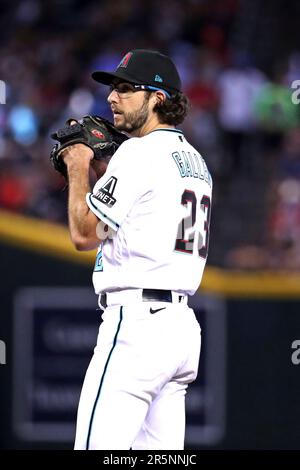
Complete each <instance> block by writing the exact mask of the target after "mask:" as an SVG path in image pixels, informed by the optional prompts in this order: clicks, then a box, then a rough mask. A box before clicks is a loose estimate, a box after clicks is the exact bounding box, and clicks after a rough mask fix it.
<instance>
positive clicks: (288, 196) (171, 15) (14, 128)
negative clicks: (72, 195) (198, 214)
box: [0, 0, 300, 269]
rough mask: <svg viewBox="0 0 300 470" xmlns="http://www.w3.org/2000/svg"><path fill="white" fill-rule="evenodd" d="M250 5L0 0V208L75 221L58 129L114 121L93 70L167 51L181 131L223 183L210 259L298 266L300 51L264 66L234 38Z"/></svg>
mask: <svg viewBox="0 0 300 470" xmlns="http://www.w3.org/2000/svg"><path fill="white" fill-rule="evenodd" d="M241 3H242V2H240V1H238V0H215V1H214V2H211V1H208V0H186V1H182V0H169V1H168V2H166V3H165V2H161V1H159V0H144V1H143V2H141V1H140V0H118V1H109V0H98V1H85V2H82V1H79V0H62V1H58V0H57V1H55V0H50V1H49V2H42V0H22V1H18V2H6V1H2V2H1V5H0V25H1V34H0V80H2V83H4V84H5V103H4V99H3V98H2V104H0V208H5V209H8V210H11V211H16V212H21V213H23V214H27V215H30V216H34V217H40V218H46V219H48V220H51V221H55V222H60V223H66V220H67V210H66V199H67V192H66V191H63V190H62V189H63V187H64V182H63V180H62V178H61V177H60V176H59V175H58V174H56V173H55V172H54V170H53V169H52V168H51V166H50V164H49V154H50V150H51V148H52V145H53V142H52V141H51V138H50V137H49V135H50V134H51V132H52V131H53V130H55V129H56V128H58V127H59V126H61V125H62V124H63V123H64V122H65V120H66V119H67V118H69V117H74V118H79V117H81V116H83V115H85V114H99V115H102V116H104V117H106V118H108V119H110V118H111V115H110V110H109V107H108V105H107V102H106V96H107V89H106V87H104V86H101V85H99V84H97V83H96V82H94V81H93V80H92V79H91V77H90V75H91V72H93V71H94V70H97V69H98V70H99V69H100V70H102V69H108V70H111V69H112V68H115V67H116V66H117V64H118V63H119V61H120V58H121V57H122V56H123V55H124V53H125V52H127V51H128V50H130V49H133V48H151V49H158V50H161V51H162V52H165V53H167V54H169V55H170V56H171V57H172V58H173V60H174V62H175V63H176V64H177V66H178V69H179V72H180V74H181V77H182V79H183V86H184V92H185V93H186V94H187V96H188V97H189V99H190V101H191V110H190V113H189V116H188V117H187V119H186V121H185V122H184V124H183V125H182V126H181V128H182V129H183V130H184V132H185V134H186V136H187V138H188V139H189V140H190V141H191V143H193V145H195V146H196V147H197V148H198V149H199V150H200V152H201V153H202V154H203V155H204V157H205V159H206V161H207V164H208V167H209V168H210V171H211V173H212V176H213V179H214V201H213V203H214V207H213V213H212V219H213V220H212V231H211V232H212V235H211V253H210V258H209V262H210V263H211V264H216V265H220V266H225V267H230V268H242V269H258V268H259V269H260V268H267V269H268V268H269V269H277V268H278V269H282V268H283V269H300V185H299V180H300V104H299V105H297V104H295V103H294V102H293V101H292V99H291V97H292V92H293V90H292V88H291V84H292V82H293V81H295V80H300V50H299V49H298V50H296V49H293V48H291V49H290V50H289V51H288V54H287V55H286V57H284V58H283V59H284V60H283V59H282V60H278V58H277V57H274V60H273V61H271V67H270V61H269V62H268V67H266V68H264V67H263V64H261V63H259V64H258V63H257V62H256V61H255V54H251V51H249V49H248V50H247V49H246V48H243V47H241V45H240V44H235V43H234V41H233V39H232V38H233V37H234V33H235V31H236V25H237V22H238V21H239V13H240V8H241ZM224 214H225V215H226V217H225V216H224ZM222 215H223V216H222ZM237 234H238V236H237Z"/></svg>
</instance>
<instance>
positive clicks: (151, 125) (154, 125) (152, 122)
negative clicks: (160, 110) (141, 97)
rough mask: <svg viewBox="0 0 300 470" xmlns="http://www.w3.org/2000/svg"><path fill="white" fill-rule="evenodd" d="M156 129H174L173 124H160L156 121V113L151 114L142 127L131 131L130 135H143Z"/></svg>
mask: <svg viewBox="0 0 300 470" xmlns="http://www.w3.org/2000/svg"><path fill="white" fill-rule="evenodd" d="M156 129H174V126H171V125H170V124H162V123H161V122H159V121H158V119H157V117H156V115H153V116H152V118H150V119H148V120H147V122H146V123H145V124H144V125H143V126H142V127H140V128H139V129H137V130H136V131H135V132H132V134H131V135H132V136H133V137H143V136H145V135H147V134H150V132H153V131H155V130H156Z"/></svg>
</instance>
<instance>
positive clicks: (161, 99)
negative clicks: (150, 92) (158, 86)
mask: <svg viewBox="0 0 300 470" xmlns="http://www.w3.org/2000/svg"><path fill="white" fill-rule="evenodd" d="M155 96H156V104H158V105H161V104H162V103H163V102H164V101H165V99H166V95H165V93H164V92H163V91H161V90H158V91H156V92H155Z"/></svg>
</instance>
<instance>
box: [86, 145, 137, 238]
mask: <svg viewBox="0 0 300 470" xmlns="http://www.w3.org/2000/svg"><path fill="white" fill-rule="evenodd" d="M142 160H143V158H142V156H141V155H140V154H139V145H138V138H131V139H130V140H128V141H126V142H124V143H123V144H122V145H121V146H120V147H119V149H118V150H117V152H116V153H115V154H114V155H113V157H112V159H111V160H110V162H109V164H108V167H107V170H106V172H105V174H104V175H103V176H102V177H101V178H100V179H99V180H98V181H97V183H96V184H95V186H94V188H93V191H92V192H91V193H87V195H86V202H87V205H88V206H89V208H90V209H91V211H92V212H93V213H94V214H95V215H96V216H97V217H98V218H99V219H100V220H102V221H103V222H104V223H106V224H107V225H108V226H109V227H111V228H112V229H113V230H115V231H117V230H118V228H119V227H120V226H121V225H122V223H123V221H124V219H125V217H126V215H127V214H128V212H129V211H130V209H131V208H132V206H133V205H134V203H135V201H136V200H137V199H138V198H139V197H140V196H141V195H142V194H143V191H144V190H145V177H144V176H143V175H144V174H145V169H143V164H142Z"/></svg>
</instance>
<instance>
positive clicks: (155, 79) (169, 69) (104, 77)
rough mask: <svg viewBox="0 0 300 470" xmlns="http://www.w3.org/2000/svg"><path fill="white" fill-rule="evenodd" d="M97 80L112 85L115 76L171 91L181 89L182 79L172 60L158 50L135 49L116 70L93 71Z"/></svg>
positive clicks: (137, 83)
mask: <svg viewBox="0 0 300 470" xmlns="http://www.w3.org/2000/svg"><path fill="white" fill-rule="evenodd" d="M92 77H93V79H94V80H96V82H99V83H103V84H104V85H111V84H112V82H113V80H114V79H115V78H118V79H120V80H124V81H126V82H130V83H134V84H135V85H148V86H153V87H155V88H159V89H161V90H166V91H168V92H170V93H174V92H178V91H180V90H181V80H180V77H179V74H178V72H177V69H176V67H175V65H174V63H173V62H172V60H171V59H170V58H169V57H168V56H166V55H164V54H161V53H160V52H158V51H151V50H148V49H134V50H133V51H130V52H127V54H125V56H124V57H123V59H122V60H121V62H120V63H119V65H118V67H117V69H116V70H115V72H104V71H97V72H93V73H92Z"/></svg>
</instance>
